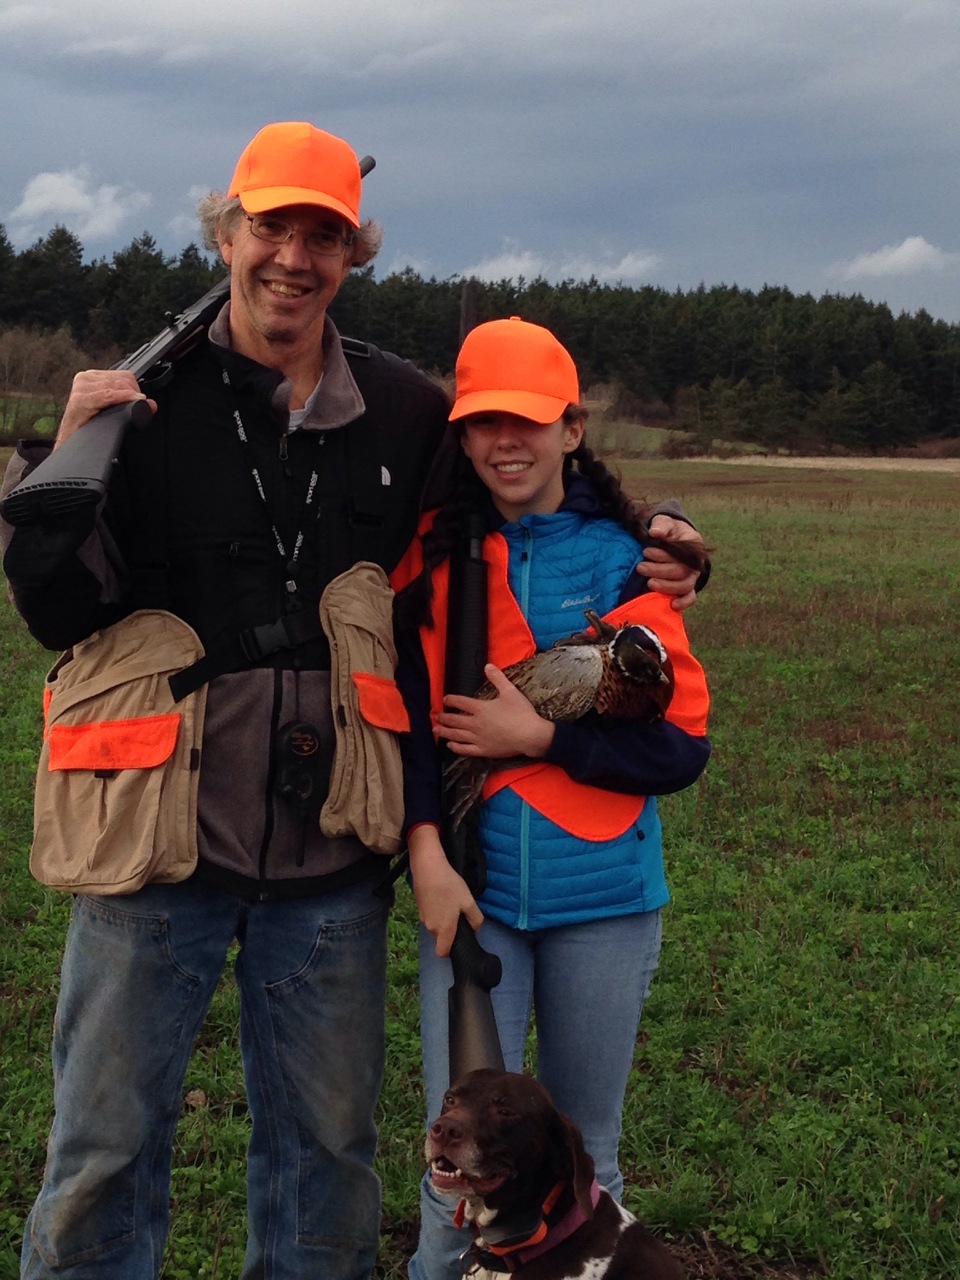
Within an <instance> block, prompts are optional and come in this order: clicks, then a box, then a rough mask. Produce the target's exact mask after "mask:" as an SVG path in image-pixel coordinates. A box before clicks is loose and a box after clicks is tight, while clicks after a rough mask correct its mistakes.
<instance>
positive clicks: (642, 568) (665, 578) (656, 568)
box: [637, 514, 703, 610]
mask: <svg viewBox="0 0 960 1280" xmlns="http://www.w3.org/2000/svg"><path fill="white" fill-rule="evenodd" d="M650 532H651V533H652V534H653V535H654V537H656V538H673V539H675V540H676V541H677V542H699V543H701V544H702V543H703V538H702V537H701V536H700V534H699V533H698V532H697V530H696V529H694V528H693V527H692V525H689V524H687V522H686V520H676V519H674V517H673V516H667V515H663V514H661V515H657V516H654V518H653V520H652V521H651V522H650ZM637 573H641V574H643V576H644V577H645V578H646V579H647V582H648V583H649V586H650V590H651V591H662V592H663V593H664V595H668V596H673V600H672V601H671V604H672V606H673V608H674V609H679V610H683V609H689V608H690V606H691V605H692V604H696V602H697V593H696V591H695V590H694V588H695V586H696V584H697V579H698V578H699V576H700V575H699V574H698V573H697V572H696V570H695V569H690V568H688V567H687V566H686V565H685V564H681V563H680V561H679V560H675V559H674V557H673V556H671V555H670V553H669V552H668V551H662V550H661V549H660V548H659V547H649V548H648V549H647V550H646V552H645V553H644V558H643V560H642V561H641V562H640V564H638V565H637Z"/></svg>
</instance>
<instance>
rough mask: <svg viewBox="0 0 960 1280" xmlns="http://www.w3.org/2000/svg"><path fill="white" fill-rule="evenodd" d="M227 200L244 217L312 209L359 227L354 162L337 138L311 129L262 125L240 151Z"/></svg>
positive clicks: (303, 125)
mask: <svg viewBox="0 0 960 1280" xmlns="http://www.w3.org/2000/svg"><path fill="white" fill-rule="evenodd" d="M227 194H228V195H231V196H239V197H240V203H241V204H242V205H243V207H244V209H245V210H246V211H247V213H266V212H267V210H268V209H279V208H281V207H282V206H283V205H285V204H316V205H320V206H321V207H322V208H324V209H332V210H333V211H334V212H335V213H339V214H341V215H342V216H343V217H344V218H346V220H347V221H348V222H349V223H350V225H351V226H353V227H359V225H360V162H359V161H358V159H357V155H356V152H355V151H354V150H353V148H352V147H351V146H350V145H349V144H348V143H346V142H344V141H343V139H342V138H337V137H335V136H334V135H333V134H332V133H324V131H323V130H322V129H316V128H314V126H313V125H312V124H306V123H304V122H303V121H294V122H289V121H288V122H284V123H281V124H268V125H264V127H263V128H262V129H261V130H260V132H259V133H258V134H257V136H256V137H255V138H254V139H253V141H252V142H250V143H249V144H248V145H247V146H246V147H245V148H244V151H243V154H242V155H241V157H240V159H239V160H238V161H237V167H236V170H235V172H234V175H233V180H232V182H231V183H230V190H229V191H228V192H227Z"/></svg>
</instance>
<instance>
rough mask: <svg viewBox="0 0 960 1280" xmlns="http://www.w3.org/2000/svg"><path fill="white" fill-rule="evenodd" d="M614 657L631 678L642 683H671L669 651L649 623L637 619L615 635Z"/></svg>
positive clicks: (625, 673)
mask: <svg viewBox="0 0 960 1280" xmlns="http://www.w3.org/2000/svg"><path fill="white" fill-rule="evenodd" d="M611 648H612V651H613V660H614V662H615V663H616V664H617V666H618V667H619V668H620V670H621V671H622V672H623V674H624V675H625V676H626V677H627V678H628V679H629V680H637V681H639V682H640V683H641V684H670V683H671V679H670V673H669V670H667V669H665V668H667V666H668V661H669V660H668V658H667V651H666V649H665V648H664V647H663V645H662V644H661V643H660V637H659V636H658V635H657V633H656V632H655V631H651V630H650V628H649V627H644V626H641V625H640V624H639V623H634V624H633V625H632V626H629V627H623V628H621V630H620V631H618V632H617V634H616V636H614V639H613V644H612V646H611Z"/></svg>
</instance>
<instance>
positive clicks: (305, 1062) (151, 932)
mask: <svg viewBox="0 0 960 1280" xmlns="http://www.w3.org/2000/svg"><path fill="white" fill-rule="evenodd" d="M389 907H390V903H389V901H388V900H387V899H385V898H382V897H376V896H375V895H374V894H373V892H372V891H371V888H370V885H369V883H366V884H360V885H356V886H353V887H351V888H348V889H344V890H341V891H338V892H335V893H331V894H328V895H321V896H316V897H311V898H298V899H291V900H288V901H274V902H256V903H250V902H246V901H244V900H242V899H240V898H237V897H235V896H233V895H232V894H229V893H226V892H224V891H221V890H219V889H215V888H211V887H210V886H204V885H199V884H194V883H187V884H178V885H148V886H147V887H146V888H144V889H142V890H140V892H138V893H134V894H130V895H126V896H121V897H109V898H101V897H78V898H77V899H76V902H75V904H74V910H73V917H72V920H71V924H70V929H69V932H68V934H67V945H66V951H65V954H64V960H63V970H62V975H61V989H60V999H59V1004H58V1008H57V1016H56V1021H55V1025H54V1043H53V1064H54V1103H55V1109H56V1114H55V1118H54V1122H53V1127H52V1129H51V1133H50V1141H49V1144H48V1150H47V1165H46V1170H45V1173H44V1180H43V1186H42V1188H41V1191H40V1194H39V1196H38V1198H37V1200H36V1203H35V1204H34V1206H33V1209H32V1210H31V1213H30V1216H29V1218H28V1220H27V1230H26V1234H25V1239H24V1247H23V1257H22V1263H21V1268H22V1269H21V1277H22V1280H40V1278H41V1277H44V1278H45V1277H51V1278H52V1277H54V1276H57V1277H69V1278H70V1280H154V1278H155V1277H156V1276H158V1275H159V1273H160V1267H161V1261H162V1255H163V1248H164V1241H165V1238H166V1231H167V1217H168V1205H169V1198H170V1165H171V1151H172V1143H173V1136H174V1130H175V1128H176V1124H177V1118H178V1116H179V1114H180V1107H181V1096H182V1090H183V1080H184V1075H185V1072H186V1069H187V1064H188V1062H189V1059H190V1054H191V1051H192V1049H193V1045H194V1042H195V1040H196V1037H197V1034H198V1032H199V1030H200V1027H201V1025H202V1023H203V1019H204V1016H205V1014H206V1012H207V1009H208V1007H209V1004H210V1000H211V998H212V996H213V993H214V990H215V988H216V986H217V982H218V980H219V977H220V975H221V972H222V971H223V967H224V964H225V960H226V955H227V950H228V948H229V947H230V945H231V942H232V941H233V939H234V938H236V939H237V940H238V942H239V952H238V956H237V960H236V966H235V973H236V980H237V985H238V987H239V991H240V1044H241V1052H242V1056H243V1069H244V1076H245V1079H246V1087H247V1098H248V1102H249V1107H250V1115H251V1119H252V1133H251V1138H250V1145H249V1151H248V1173H247V1197H248V1216H249V1227H248V1242H247V1253H246V1259H245V1262H244V1268H243V1277H244V1280H280V1278H281V1277H282V1278H283V1280H294V1278H298V1280H299V1278H302V1280H308V1278H309V1280H314V1278H315V1277H318V1276H323V1277H324V1280H366V1277H369V1275H370V1273H371V1271H372V1268H373V1264H374V1260H375V1258H376V1251H377V1244H378V1240H379V1231H380V1183H379V1180H378V1179H377V1177H376V1175H375V1174H374V1172H373V1169H372V1167H371V1166H372V1163H373V1157H374V1149H375V1146H376V1128H375V1124H374V1107H375V1105H376V1101H377V1095H378V1092H379V1089H380V1083H381V1076H382V1071H383V1055H384V999H385V987H386V922H387V916H388V914H389Z"/></svg>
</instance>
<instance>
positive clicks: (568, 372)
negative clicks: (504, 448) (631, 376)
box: [450, 316, 580, 425]
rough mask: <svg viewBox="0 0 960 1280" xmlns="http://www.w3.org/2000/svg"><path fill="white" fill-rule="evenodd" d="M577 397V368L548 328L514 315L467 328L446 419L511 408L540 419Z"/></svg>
mask: <svg viewBox="0 0 960 1280" xmlns="http://www.w3.org/2000/svg"><path fill="white" fill-rule="evenodd" d="M579 399H580V384H579V382H578V381H577V369H576V366H575V365H574V363H573V359H572V357H571V356H570V353H569V352H568V351H567V349H566V348H565V347H564V346H563V345H562V344H561V343H559V342H558V341H557V339H556V338H555V337H554V336H553V334H552V333H551V332H550V330H549V329H544V328H543V326H542V325H539V324H530V323H528V322H527V321H526V320H521V319H520V317H519V316H511V317H510V319H509V320H489V321H488V322H487V323H486V324H478V325H477V327H476V328H475V329H471V330H470V332H469V333H468V334H467V336H466V338H465V339H464V341H463V346H462V347H461V348H460V354H459V356H458V357H457V398H456V402H455V403H454V406H453V409H452V410H451V411H450V421H451V422H456V421H457V419H458V418H465V417H467V416H468V415H469V414H472V413H489V412H491V411H492V412H500V413H515V414H517V416H518V417H521V418H529V419H530V420H531V421H532V422H540V423H543V424H544V425H545V424H546V423H548V422H556V421H557V419H558V418H559V417H560V416H561V414H562V413H563V411H564V409H566V407H567V405H569V404H576V403H577V402H578V401H579Z"/></svg>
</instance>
